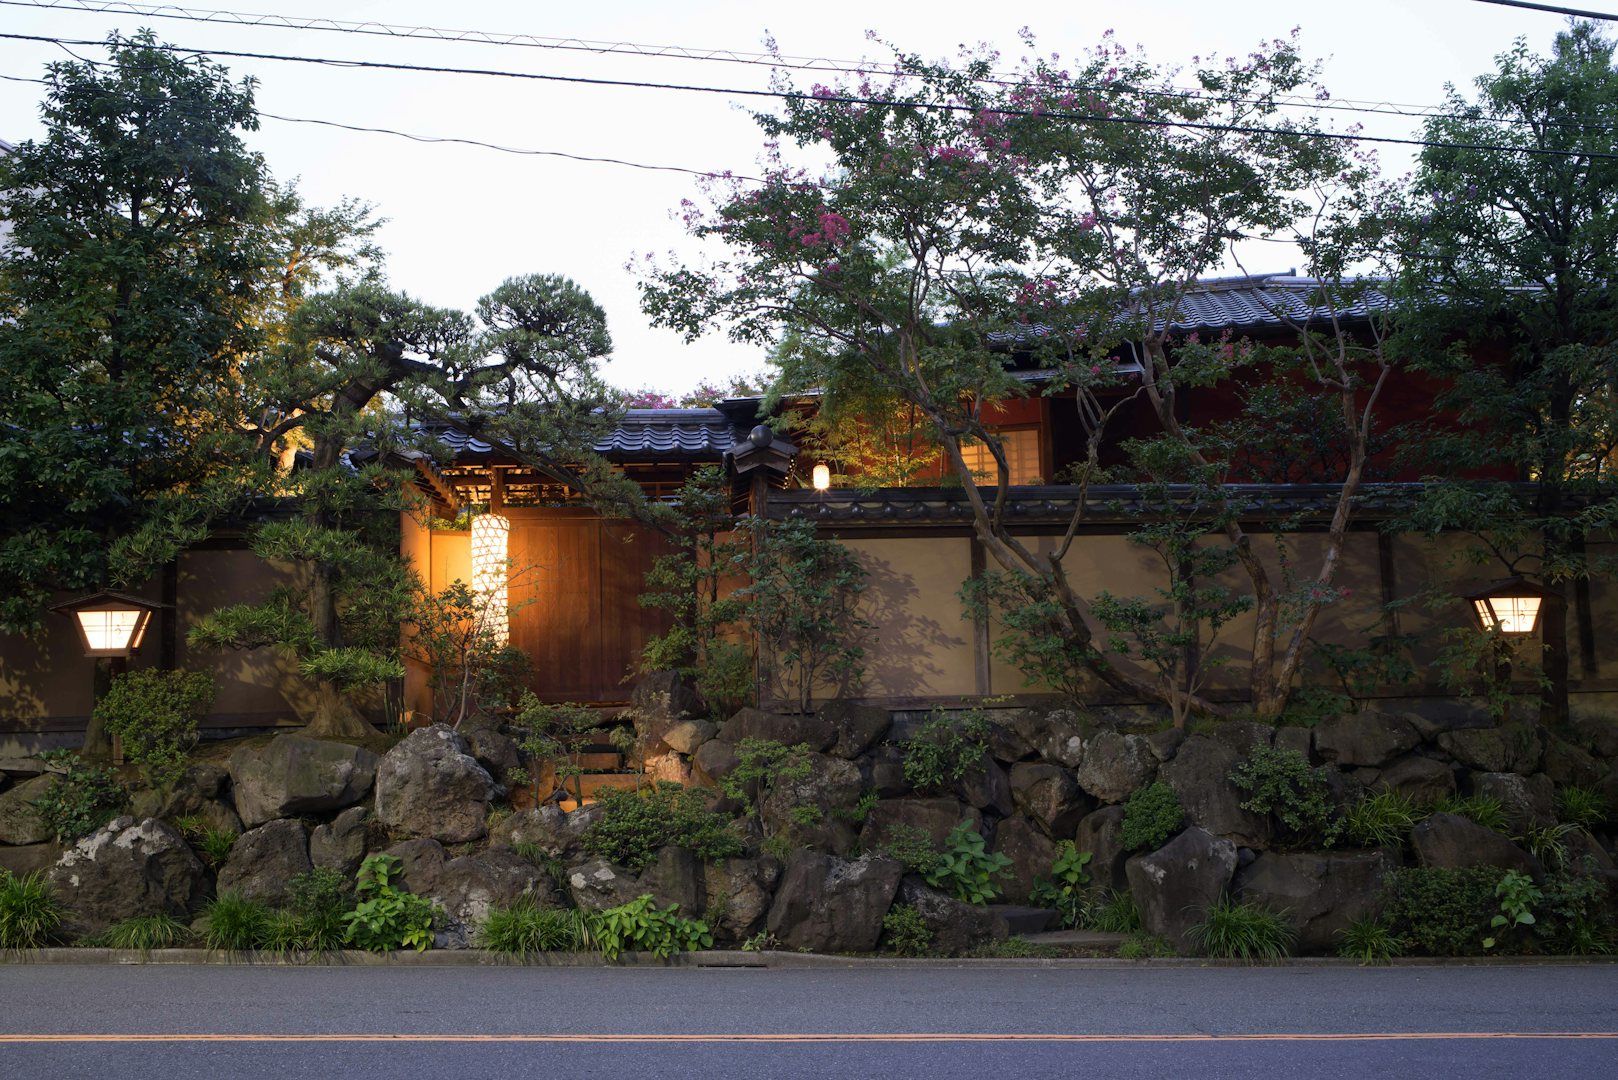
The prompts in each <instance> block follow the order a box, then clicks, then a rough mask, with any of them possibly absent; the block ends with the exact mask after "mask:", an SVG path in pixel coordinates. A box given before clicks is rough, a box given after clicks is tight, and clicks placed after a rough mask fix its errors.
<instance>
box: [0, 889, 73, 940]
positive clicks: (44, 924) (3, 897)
mask: <svg viewBox="0 0 1618 1080" xmlns="http://www.w3.org/2000/svg"><path fill="white" fill-rule="evenodd" d="M60 925H62V905H61V904H60V903H58V902H57V899H56V896H55V895H54V894H53V893H52V892H51V889H50V886H49V885H48V884H46V882H45V875H43V874H38V873H35V874H27V875H25V876H23V877H18V876H17V875H15V874H13V873H12V872H11V871H10V870H0V949H35V948H38V947H39V946H41V945H43V944H45V943H46V942H47V941H49V940H50V939H51V934H52V933H53V932H54V931H55V930H56V928H57V927H58V926H60Z"/></svg>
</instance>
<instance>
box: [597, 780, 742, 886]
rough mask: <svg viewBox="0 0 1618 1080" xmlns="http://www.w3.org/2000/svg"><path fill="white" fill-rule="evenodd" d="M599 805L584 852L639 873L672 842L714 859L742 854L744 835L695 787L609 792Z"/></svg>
mask: <svg viewBox="0 0 1618 1080" xmlns="http://www.w3.org/2000/svg"><path fill="white" fill-rule="evenodd" d="M599 803H600V807H601V816H600V817H599V818H597V819H596V821H595V823H594V824H592V825H591V826H590V828H589V829H588V830H587V831H586V832H585V834H584V850H585V851H588V852H589V853H590V854H592V855H599V856H601V857H602V858H604V859H608V860H610V861H612V862H615V863H617V864H618V865H620V866H625V867H628V868H629V869H631V870H633V871H635V872H636V873H639V872H640V871H642V870H644V869H646V867H648V866H650V865H651V863H652V860H653V859H655V858H656V857H657V852H658V849H659V848H663V847H668V846H670V845H673V846H674V847H683V848H689V849H690V850H691V851H692V852H694V853H695V854H696V855H697V857H698V858H701V859H704V860H707V861H709V862H712V861H714V860H717V859H724V858H729V857H730V856H733V855H740V854H741V853H742V847H743V845H742V839H741V837H740V836H739V835H738V834H737V833H736V831H735V830H734V829H732V828H731V827H730V822H729V821H728V820H727V819H726V818H725V817H724V816H722V815H720V814H716V813H714V812H713V811H712V810H709V809H708V801H707V797H706V796H705V795H704V794H703V793H702V792H701V791H699V790H697V789H695V788H683V787H681V786H680V785H678V784H659V785H658V786H657V787H656V788H655V789H654V790H651V791H648V792H646V793H645V794H641V793H638V792H634V791H605V792H602V793H601V795H600V797H599Z"/></svg>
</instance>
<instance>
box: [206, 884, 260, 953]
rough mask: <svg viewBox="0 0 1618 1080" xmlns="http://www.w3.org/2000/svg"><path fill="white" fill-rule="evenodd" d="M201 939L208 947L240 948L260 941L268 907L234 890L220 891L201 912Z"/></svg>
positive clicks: (238, 949) (231, 949)
mask: <svg viewBox="0 0 1618 1080" xmlns="http://www.w3.org/2000/svg"><path fill="white" fill-rule="evenodd" d="M202 920H203V923H202V925H203V931H202V943H203V944H204V945H206V946H207V947H208V948H210V949H225V950H229V951H231V952H242V951H246V950H248V949H257V948H261V947H262V946H263V945H264V942H265V940H266V936H267V933H268V930H269V924H270V911H269V909H268V908H266V907H265V906H264V905H263V904H260V903H259V902H258V901H256V900H248V899H246V898H244V897H242V896H240V895H238V894H237V893H233V892H224V893H220V894H219V895H218V896H217V897H215V898H214V899H213V901H212V902H211V903H209V904H208V906H207V907H206V908H204V909H203V912H202Z"/></svg>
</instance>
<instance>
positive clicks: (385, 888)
mask: <svg viewBox="0 0 1618 1080" xmlns="http://www.w3.org/2000/svg"><path fill="white" fill-rule="evenodd" d="M398 873H399V859H398V857H397V856H394V855H371V856H368V857H367V858H366V860H365V861H364V862H363V863H361V864H360V872H359V877H358V878H357V879H356V882H355V888H354V893H355V896H356V897H357V898H358V901H359V902H358V903H356V904H355V905H354V910H353V911H350V912H348V913H347V914H346V915H344V916H343V922H344V923H345V924H346V928H345V930H344V931H343V940H345V941H347V942H349V943H350V944H352V945H355V946H357V947H359V948H361V949H364V950H366V951H367V952H392V951H393V950H395V949H402V948H404V947H405V946H407V945H408V946H409V947H411V948H413V949H415V950H416V951H417V952H424V951H426V950H427V949H428V948H429V947H430V946H431V945H432V943H433V923H434V921H435V920H436V918H437V914H438V909H437V906H436V905H435V904H433V902H432V901H430V900H428V899H427V898H426V897H422V896H417V895H416V894H415V893H409V892H404V891H403V890H400V889H397V888H395V887H394V885H393V879H394V878H395V877H396V876H397V875H398Z"/></svg>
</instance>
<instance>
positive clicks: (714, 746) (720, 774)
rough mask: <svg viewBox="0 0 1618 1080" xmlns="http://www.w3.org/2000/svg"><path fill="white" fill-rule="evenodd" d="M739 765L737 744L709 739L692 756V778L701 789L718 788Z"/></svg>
mask: <svg viewBox="0 0 1618 1080" xmlns="http://www.w3.org/2000/svg"><path fill="white" fill-rule="evenodd" d="M739 764H741V759H740V758H738V757H737V756H736V744H735V743H730V742H726V741H725V740H724V739H709V740H708V741H707V742H705V743H703V744H702V745H701V746H699V747H697V752H696V753H695V754H692V755H691V778H692V781H693V782H694V783H696V784H697V785H698V786H700V787H718V786H719V785H720V784H721V783H723V782H724V779H725V777H727V776H729V775H730V774H731V773H733V772H735V771H736V766H737V765H739Z"/></svg>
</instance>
